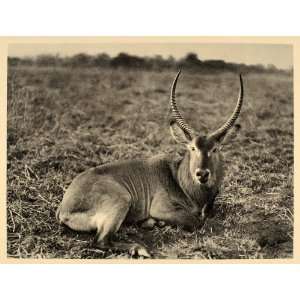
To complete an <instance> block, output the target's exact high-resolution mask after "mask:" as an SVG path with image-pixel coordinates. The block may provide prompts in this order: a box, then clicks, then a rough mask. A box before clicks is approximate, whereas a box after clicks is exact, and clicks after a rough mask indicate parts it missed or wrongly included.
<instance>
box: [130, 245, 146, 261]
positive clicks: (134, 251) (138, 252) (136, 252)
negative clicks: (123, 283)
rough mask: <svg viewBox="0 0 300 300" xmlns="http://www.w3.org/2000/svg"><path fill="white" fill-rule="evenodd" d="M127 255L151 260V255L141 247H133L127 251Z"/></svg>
mask: <svg viewBox="0 0 300 300" xmlns="http://www.w3.org/2000/svg"><path fill="white" fill-rule="evenodd" d="M129 254H130V255H131V256H139V257H146V258H151V254H150V253H149V252H148V251H147V249H146V248H145V247H143V246H141V245H134V246H133V247H132V248H130V249H129Z"/></svg>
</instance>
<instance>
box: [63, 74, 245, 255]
mask: <svg viewBox="0 0 300 300" xmlns="http://www.w3.org/2000/svg"><path fill="white" fill-rule="evenodd" d="M179 75H180V71H179V72H178V74H177V75H176V77H175V79H174V82H173V84H172V88H171V97H170V110H171V117H170V130H171V134H172V136H173V138H174V139H175V141H177V142H178V143H180V144H184V145H185V146H186V152H185V154H184V155H183V157H182V158H181V159H175V158H174V157H172V156H171V155H157V156H154V157H152V158H149V159H140V160H128V161H118V162H114V163H109V164H105V165H101V166H98V167H95V168H91V169H89V170H87V171H85V172H83V173H81V174H80V175H78V176H77V177H76V178H75V179H74V180H73V182H72V183H71V185H70V186H69V188H68V189H67V191H66V193H65V195H64V198H63V200H62V202H61V204H60V206H59V208H58V210H57V219H58V221H59V222H60V223H63V224H65V225H67V226H68V227H70V228H71V229H73V230H76V231H96V236H95V240H94V241H95V245H96V246H97V247H99V248H104V249H107V248H110V249H119V250H126V251H129V252H130V253H131V254H138V255H143V256H149V253H148V252H147V250H146V249H145V248H144V247H143V246H142V245H139V244H137V243H128V242H116V241H113V240H112V237H113V234H114V233H115V232H117V231H118V229H119V228H120V226H121V225H122V224H123V223H125V224H126V223H137V224H142V226H145V227H146V226H153V225H154V224H155V222H160V223H167V224H173V225H180V226H182V227H183V228H186V229H188V230H194V229H196V228H201V226H202V225H203V224H204V221H205V219H206V217H207V214H208V213H209V211H210V210H211V209H212V206H213V203H214V200H215V197H216V195H217V193H218V191H219V188H220V185H221V183H222V179H223V161H222V155H221V153H220V151H219V150H220V148H221V144H222V142H223V141H224V138H225V136H226V135H227V133H228V132H229V131H230V129H233V128H234V123H235V121H236V119H237V118H238V116H239V113H240V111H241V107H242V103H243V81H242V77H241V75H240V77H239V79H240V93H239V97H238V101H237V104H236V107H235V109H234V112H233V113H232V115H231V116H230V118H229V119H228V120H227V122H226V123H225V124H224V125H223V126H221V127H220V128H219V129H218V130H216V131H215V132H213V133H212V134H210V135H208V136H204V135H194V134H193V131H192V129H191V128H190V127H189V126H188V124H187V123H186V122H185V120H184V119H183V117H182V116H181V114H180V112H179V111H178V109H177V106H176V100H175V90H176V84H177V80H178V77H179Z"/></svg>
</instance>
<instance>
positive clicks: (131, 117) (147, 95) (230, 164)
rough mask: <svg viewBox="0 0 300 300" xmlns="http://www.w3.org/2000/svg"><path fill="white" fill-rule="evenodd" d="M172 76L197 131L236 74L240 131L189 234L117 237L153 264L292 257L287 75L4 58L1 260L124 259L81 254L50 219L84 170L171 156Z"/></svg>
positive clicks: (132, 230) (212, 120)
mask: <svg viewBox="0 0 300 300" xmlns="http://www.w3.org/2000/svg"><path fill="white" fill-rule="evenodd" d="M128 60H130V63H128ZM132 60H134V62H135V63H133V62H132ZM126 61H127V64H128V65H126ZM158 61H160V63H157V62H158ZM216 64H217V65H218V68H217V67H216ZM222 64H223V67H221V65H222ZM179 66H180V67H183V74H182V77H181V78H180V82H179V84H178V93H177V95H178V105H179V106H180V108H181V110H182V112H183V114H184V116H185V117H186V119H187V120H188V121H189V122H190V123H191V125H192V126H193V127H194V128H196V129H197V130H198V131H199V132H200V131H201V132H205V131H206V130H207V129H210V130H213V129H215V128H216V127H218V126H219V125H220V124H222V122H224V121H225V119H226V118H227V117H228V115H229V114H230V113H231V112H232V109H233V107H234V105H235V101H236V98H237V95H238V77H237V75H236V72H237V71H241V70H243V71H244V72H245V73H246V74H245V76H244V84H245V105H244V107H243V110H242V113H241V116H240V119H239V120H240V121H239V122H240V124H241V126H242V129H241V132H240V134H239V136H238V137H237V138H236V139H235V140H234V142H232V143H230V144H228V145H227V146H225V147H224V154H225V157H226V162H227V164H226V166H227V172H226V174H227V175H226V177H225V182H224V185H223V190H222V192H221V194H220V196H219V198H218V201H217V205H216V215H215V216H214V217H213V218H212V219H210V220H208V222H207V223H206V225H205V226H204V227H203V228H202V229H201V230H199V231H196V232H194V233H187V232H185V231H183V230H181V229H180V228H176V227H175V228H174V227H170V226H166V227H164V228H155V229H153V230H150V231H149V230H142V229H140V228H137V227H135V226H132V227H128V228H122V229H121V230H120V232H119V233H118V235H117V237H118V238H120V239H126V240H135V241H140V242H142V243H144V244H146V245H147V246H148V247H149V248H150V250H151V251H152V253H153V254H154V257H156V258H208V259H210V258H286V257H291V256H292V253H293V82H292V77H291V71H289V72H288V71H283V70H277V69H276V68H275V69H274V68H273V67H271V66H269V67H261V68H260V69H259V70H257V69H256V70H255V67H254V66H242V65H237V64H227V63H225V62H222V63H221V62H216V61H213V63H212V62H210V63H209V62H207V61H206V62H202V61H200V60H199V59H198V58H197V56H196V57H195V55H193V54H189V55H188V56H187V57H186V58H185V59H183V60H181V61H180V62H179V61H175V60H174V59H172V58H169V59H166V60H164V59H162V58H159V57H156V58H153V59H150V58H149V59H146V58H137V57H134V58H132V57H131V56H130V59H129V58H128V55H127V54H120V55H119V56H117V57H115V58H110V57H109V56H107V55H104V54H101V55H99V56H93V57H91V56H88V55H85V54H79V55H78V56H74V57H69V58H60V57H59V56H45V55H44V56H39V57H37V58H31V59H19V58H9V69H8V132H7V147H8V153H7V158H8V160H7V187H8V193H7V237H8V244H7V247H8V248H7V251H8V256H10V257H16V258H28V257H31V258H54V257H59V258H116V257H118V258H127V257H129V256H128V254H127V253H117V252H111V251H106V252H105V251H102V250H99V249H95V248H92V247H90V240H91V239H92V238H93V236H92V235H89V234H82V233H76V232H72V231H71V230H68V229H66V228H64V227H62V226H59V225H58V224H57V222H56V219H55V211H56V208H57V206H58V204H59V202H60V201H61V199H62V197H63V194H64V191H65V189H66V188H67V187H68V185H69V184H70V182H71V181H72V179H73V178H74V177H75V176H76V175H77V174H78V173H80V172H82V171H84V170H86V169H87V168H90V167H93V166H96V165H99V164H102V163H105V162H111V161H115V160H118V159H130V158H139V157H149V156H151V155H154V154H158V153H174V152H176V151H179V150H180V148H179V147H178V146H177V145H176V144H175V143H174V142H173V140H172V138H171V136H170V134H169V131H168V126H167V114H168V98H169V92H170V85H171V82H172V80H173V78H174V75H175V69H176V68H178V67H179ZM213 66H214V67H213ZM251 68H252V69H251Z"/></svg>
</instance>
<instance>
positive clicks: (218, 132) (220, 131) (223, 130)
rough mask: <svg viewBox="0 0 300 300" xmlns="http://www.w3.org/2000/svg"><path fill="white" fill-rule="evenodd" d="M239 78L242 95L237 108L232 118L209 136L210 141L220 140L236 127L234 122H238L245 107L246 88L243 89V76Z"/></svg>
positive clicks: (240, 94)
mask: <svg viewBox="0 0 300 300" xmlns="http://www.w3.org/2000/svg"><path fill="white" fill-rule="evenodd" d="M239 77H240V93H239V97H238V101H237V104H236V106H235V109H234V111H233V113H232V115H231V116H230V118H229V119H228V120H227V122H226V123H225V124H224V125H223V126H222V127H220V128H219V129H217V130H216V131H215V132H214V133H212V134H211V135H210V136H209V139H214V140H218V139H219V138H221V137H222V136H223V135H225V134H226V133H227V131H228V130H229V129H230V128H231V127H232V126H233V125H234V122H235V121H236V119H237V118H238V116H239V114H240V112H241V108H242V105H243V97H244V88H243V79H242V74H240V76H239Z"/></svg>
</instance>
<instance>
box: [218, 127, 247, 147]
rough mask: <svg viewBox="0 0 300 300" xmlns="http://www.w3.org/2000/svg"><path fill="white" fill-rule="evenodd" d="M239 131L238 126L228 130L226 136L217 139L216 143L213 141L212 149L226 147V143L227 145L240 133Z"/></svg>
mask: <svg viewBox="0 0 300 300" xmlns="http://www.w3.org/2000/svg"><path fill="white" fill-rule="evenodd" d="M240 129H241V125H240V124H236V125H234V126H233V127H232V128H231V129H229V130H228V131H227V132H226V134H224V135H223V136H221V137H219V139H218V140H217V141H215V144H214V149H218V150H220V149H221V148H222V147H223V146H224V145H226V144H227V143H229V142H230V141H232V140H233V139H235V138H236V137H237V134H238V132H239V131H240Z"/></svg>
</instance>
